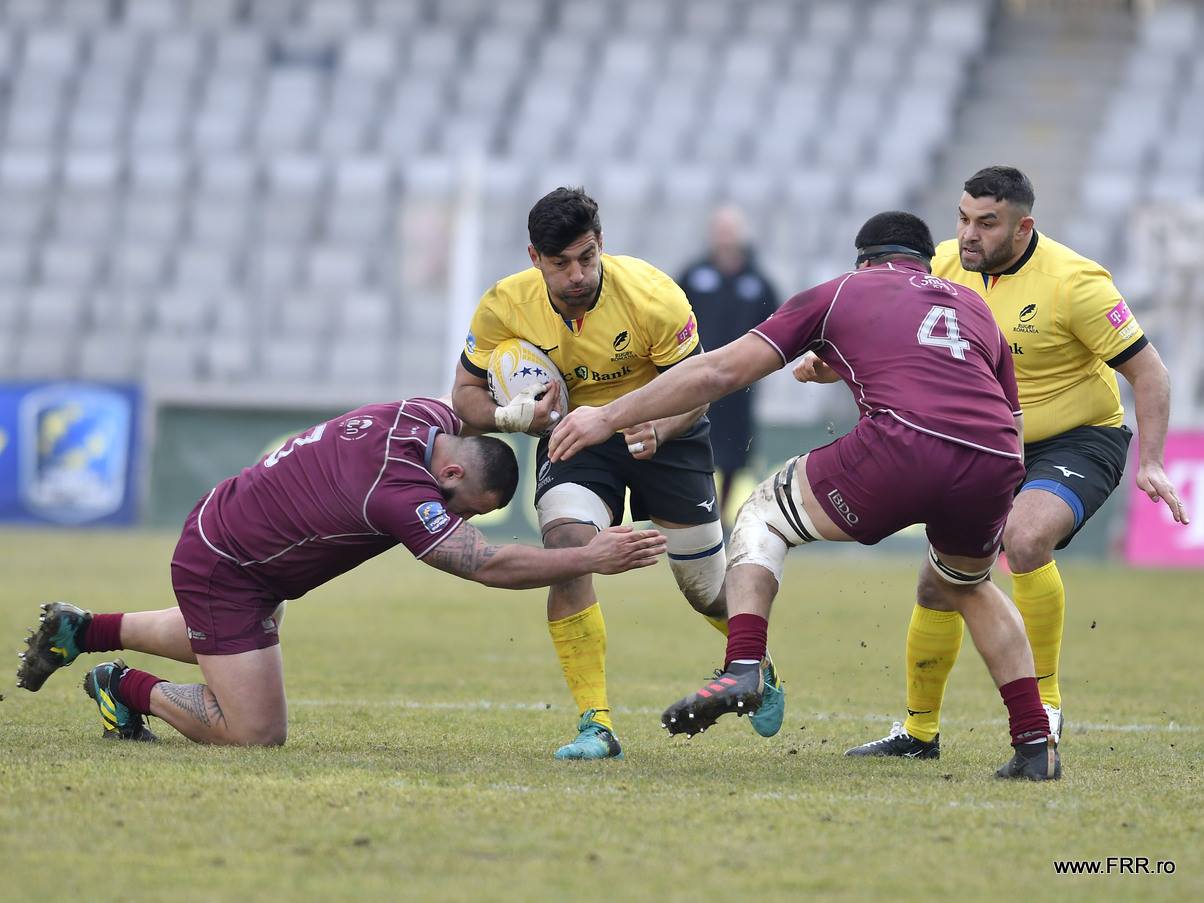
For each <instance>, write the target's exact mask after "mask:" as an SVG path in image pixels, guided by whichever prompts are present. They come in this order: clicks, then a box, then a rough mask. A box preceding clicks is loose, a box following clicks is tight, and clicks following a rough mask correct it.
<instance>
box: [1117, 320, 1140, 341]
mask: <svg viewBox="0 0 1204 903" xmlns="http://www.w3.org/2000/svg"><path fill="white" fill-rule="evenodd" d="M1138 328H1139V327H1138V326H1137V321H1136V320H1134V321H1133V322H1132V323H1130V324H1129V325H1128V326H1126V327H1125V328H1124V329H1122V330H1121V331H1120V333H1119V336H1120V338H1122V339H1128V338H1132V337H1133V336H1135V335H1137V330H1138Z"/></svg>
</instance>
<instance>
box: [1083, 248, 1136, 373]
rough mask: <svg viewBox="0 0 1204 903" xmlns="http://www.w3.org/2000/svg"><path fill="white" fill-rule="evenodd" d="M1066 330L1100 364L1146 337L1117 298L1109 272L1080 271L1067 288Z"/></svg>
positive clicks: (1095, 269)
mask: <svg viewBox="0 0 1204 903" xmlns="http://www.w3.org/2000/svg"><path fill="white" fill-rule="evenodd" d="M1068 288H1069V294H1070V304H1069V321H1068V323H1067V326H1068V328H1069V329H1070V331H1071V332H1072V333H1073V334H1074V336H1075V338H1077V339H1078V340H1079V341H1080V342H1082V343H1083V346H1084V347H1085V348H1086V349H1087V350H1088V351H1090V352H1091V353H1092V354H1093V355H1095V356H1096V357H1098V358H1099V359H1100V360H1102V361H1104V362H1105V363H1106V362H1109V361H1111V360H1113V359H1114V358H1116V357H1118V356H1120V355H1121V354H1122V353H1123V352H1124V351H1125V350H1126V349H1128V348H1129V347H1130V346H1132V345H1133V344H1135V343H1137V342H1140V341H1141V339H1142V338H1143V337H1144V335H1145V333H1143V332H1142V331H1141V326H1139V325H1138V323H1137V318H1136V317H1134V316H1133V312H1132V311H1130V310H1129V305H1128V304H1126V303H1125V299H1124V298H1122V297H1121V296H1120V292H1119V291H1118V290H1117V288H1116V285H1115V284H1114V283H1113V282H1112V277H1111V276H1109V275H1108V271H1107V270H1104V269H1103V268H1100V267H1090V268H1083V269H1082V270H1081V271H1080V272H1079V273H1078V275H1077V276H1076V278H1075V279H1074V281H1073V282H1072V283H1071V284H1070V286H1069V287H1068Z"/></svg>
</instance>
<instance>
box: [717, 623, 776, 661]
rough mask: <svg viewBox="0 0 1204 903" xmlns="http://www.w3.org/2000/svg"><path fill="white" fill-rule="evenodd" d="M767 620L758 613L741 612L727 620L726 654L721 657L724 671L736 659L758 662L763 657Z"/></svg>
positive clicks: (767, 628) (767, 629) (767, 631)
mask: <svg viewBox="0 0 1204 903" xmlns="http://www.w3.org/2000/svg"><path fill="white" fill-rule="evenodd" d="M768 633H769V622H768V621H766V620H765V619H764V618H763V617H761V616H760V615H752V614H743V615H736V616H735V617H732V618H728V620H727V655H726V656H725V657H724V659H723V670H724V671H726V670H727V669H728V667H729V666H730V665H731V663H732V662H734V661H736V660H738V659H750V660H752V661H757V662H759V661H760V660H761V659H763V658H765V645H766V643H767V639H766V636H767V634H768Z"/></svg>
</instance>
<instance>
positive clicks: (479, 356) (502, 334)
mask: <svg viewBox="0 0 1204 903" xmlns="http://www.w3.org/2000/svg"><path fill="white" fill-rule="evenodd" d="M505 306H506V302H505V301H504V300H503V299H502V298H501V296H500V292H499V291H498V287H497V286H496V285H495V286H494V287H493V288H491V289H490V290H489V291H487V292H486V293H485V294H484V295H482V296H481V300H480V302H479V303H478V304H477V309H476V311H474V312H473V315H472V322H471V323H470V324H469V326H468V335H467V336H465V337H464V360H465V362H466V364H467V365H470V366H468V367H467V369H468V370H469V371H470V372H475V373H476V375H477V376H483V375H484V373H485V372H486V371H487V370H488V369H489V357H490V355H492V354H493V349H494V348H496V347H497V346H498V345H499V344H500V343H501V342H503V341H505V340H506V339H509V338H513V337H514V331H513V330H512V329H511V328H510V327H509V326H508V325H507V324H506V320H505V318H504V317H503V316H502V314H501V311H502V310H503V309H504V308H505ZM474 367H475V368H476V370H475V371H474V370H473V368H474Z"/></svg>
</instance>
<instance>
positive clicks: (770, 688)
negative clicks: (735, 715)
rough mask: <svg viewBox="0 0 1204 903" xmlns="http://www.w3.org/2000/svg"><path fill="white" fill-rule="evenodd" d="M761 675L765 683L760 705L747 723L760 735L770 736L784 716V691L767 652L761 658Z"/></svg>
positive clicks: (780, 727) (774, 732)
mask: <svg viewBox="0 0 1204 903" xmlns="http://www.w3.org/2000/svg"><path fill="white" fill-rule="evenodd" d="M761 677H762V679H763V682H764V684H765V687H764V691H763V694H762V696H761V707H760V708H759V709H757V710H756V711H755V712H753V713H752V714H751V715H749V716H748V723H749V724H751V725H752V729H753V730H754V731H756V732H757V733H758V734H760V735H761V736H762V737H772V736H773V735H774V734H776V733H777V732H778V731H780V730H781V729H782V721H783V720H784V719H785V717H786V691H785V690H784V689H783V688H782V681H781V678H779V677H778V671H777V669H776V668H775V667H774V666H773V659H772V658H770V657H769V653H768V652H766V653H765V658H763V659H762V660H761Z"/></svg>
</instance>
